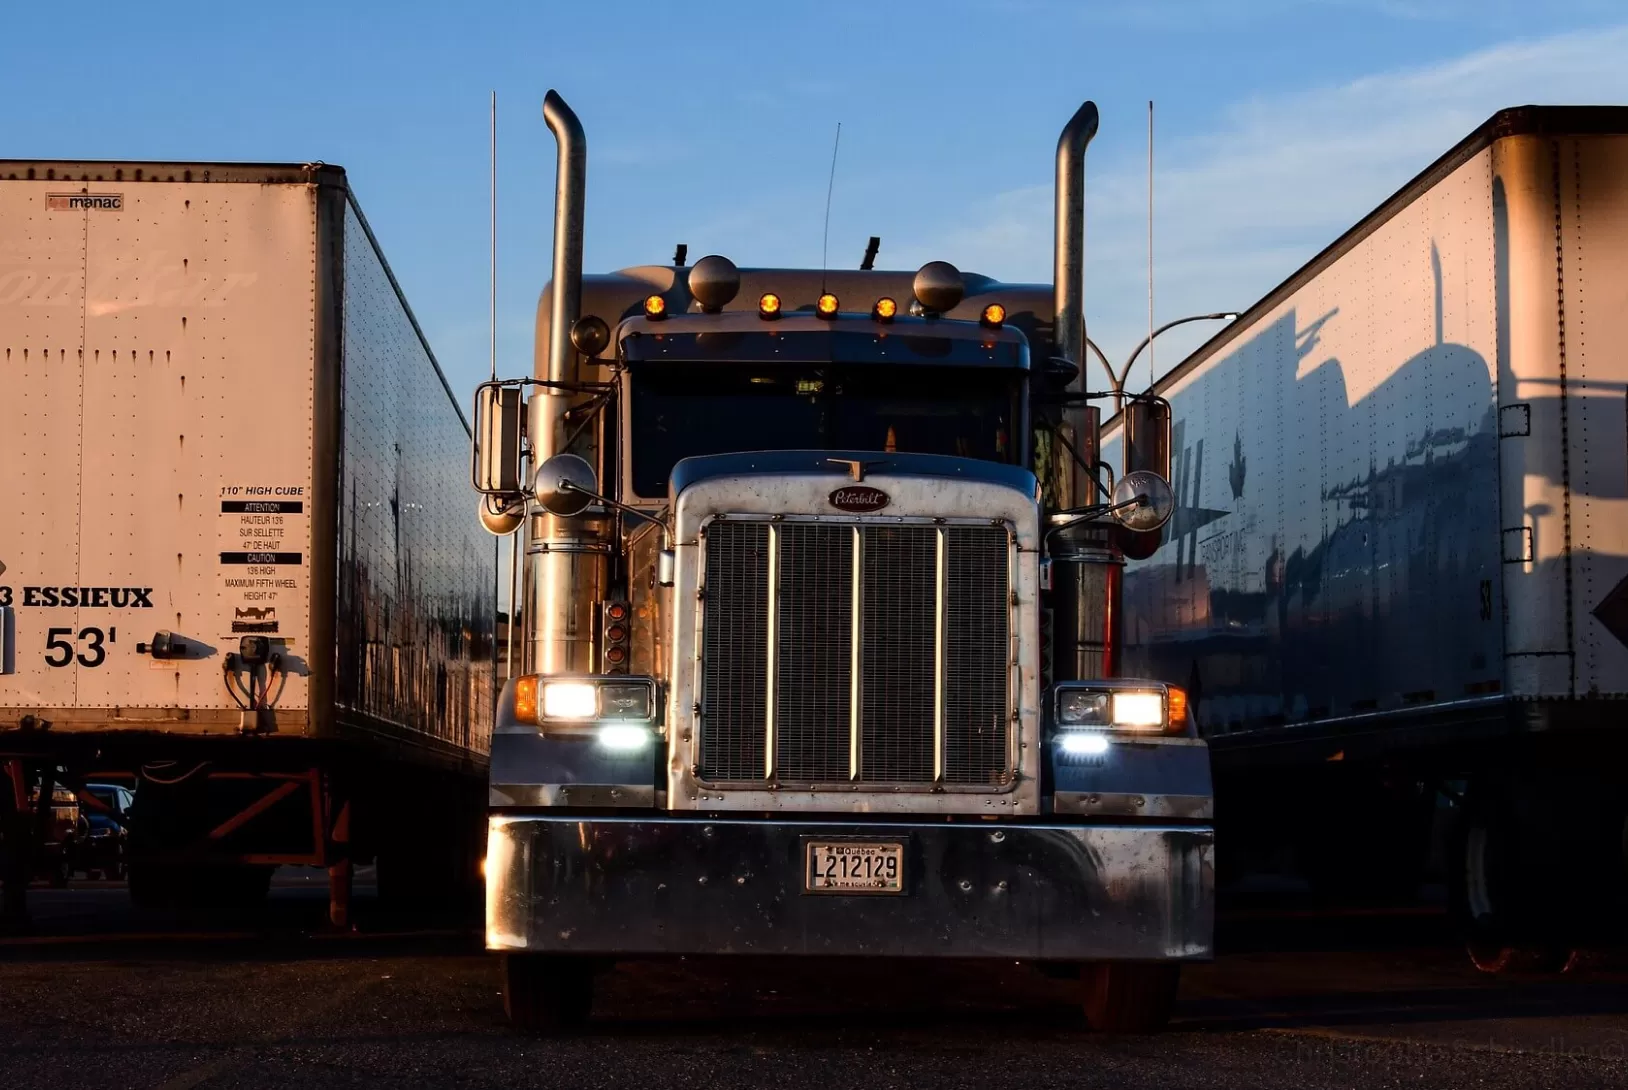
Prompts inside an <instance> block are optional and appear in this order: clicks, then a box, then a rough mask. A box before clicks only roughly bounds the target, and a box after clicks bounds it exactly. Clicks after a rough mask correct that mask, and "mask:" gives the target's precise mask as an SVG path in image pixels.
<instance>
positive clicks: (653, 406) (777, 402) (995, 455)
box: [629, 360, 1022, 496]
mask: <svg viewBox="0 0 1628 1090" xmlns="http://www.w3.org/2000/svg"><path fill="white" fill-rule="evenodd" d="M629 374H630V377H631V388H630V395H629V410H630V423H631V426H632V432H631V441H630V444H629V446H630V448H631V449H630V454H631V471H632V478H633V481H632V483H633V491H634V493H635V494H637V495H640V496H661V495H665V494H666V492H667V478H668V475H669V474H670V473H671V472H672V469H673V465H674V463H676V462H677V461H678V460H679V459H680V458H689V457H693V456H696V455H703V454H732V453H737V452H741V451H752V450H875V451H897V452H901V453H908V454H952V455H959V456H960V457H963V458H981V459H983V460H985V461H991V462H1008V463H1010V462H1013V461H1015V460H1016V457H1017V453H1018V452H1017V450H1016V446H1015V443H1014V440H1013V435H1014V431H1015V428H1014V424H1015V420H1016V413H1017V411H1018V407H1019V405H1020V401H1019V395H1020V393H1021V382H1022V373H1021V372H1018V371H1014V370H1011V369H995V368H976V367H956V368H953V369H951V368H929V367H922V366H906V367H890V366H887V365H876V364H867V365H864V366H848V365H841V364H811V365H804V366H796V365H786V364H773V363H753V364H740V363H683V362H678V363H674V362H668V361H665V360H664V361H660V362H650V363H643V364H635V365H634V366H633V367H632V368H631V369H630V372H629Z"/></svg>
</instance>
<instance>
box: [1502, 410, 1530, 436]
mask: <svg viewBox="0 0 1628 1090" xmlns="http://www.w3.org/2000/svg"><path fill="white" fill-rule="evenodd" d="M1531 434H1532V406H1530V405H1527V404H1519V405H1500V406H1499V407H1498V438H1500V439H1518V438H1520V437H1521V436H1523V435H1531Z"/></svg>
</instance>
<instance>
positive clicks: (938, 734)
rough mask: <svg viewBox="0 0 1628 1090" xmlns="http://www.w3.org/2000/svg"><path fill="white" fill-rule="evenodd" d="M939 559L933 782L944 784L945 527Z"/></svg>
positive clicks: (947, 586)
mask: <svg viewBox="0 0 1628 1090" xmlns="http://www.w3.org/2000/svg"><path fill="white" fill-rule="evenodd" d="M934 537H935V538H936V539H937V545H938V556H937V559H936V563H935V565H934V574H933V783H935V784H942V783H943V782H944V731H945V727H944V692H945V689H946V687H947V686H948V684H949V681H948V679H947V678H946V677H945V676H944V675H945V660H946V648H945V633H944V621H945V610H946V609H947V607H948V603H949V596H950V561H949V540H948V536H947V535H946V533H945V530H944V527H943V526H939V528H938V532H937V533H936V534H935V535H934Z"/></svg>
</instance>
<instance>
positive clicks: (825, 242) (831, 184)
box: [820, 121, 842, 295]
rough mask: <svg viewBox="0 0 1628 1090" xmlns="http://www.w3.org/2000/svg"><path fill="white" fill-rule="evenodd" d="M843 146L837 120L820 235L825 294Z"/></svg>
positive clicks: (822, 281) (822, 288)
mask: <svg viewBox="0 0 1628 1090" xmlns="http://www.w3.org/2000/svg"><path fill="white" fill-rule="evenodd" d="M841 146H842V122H840V121H838V122H837V138H836V139H835V140H833V141H832V142H831V177H830V179H829V180H828V181H827V182H826V183H825V230H824V232H822V234H821V236H820V294H821V295H824V294H825V270H826V269H827V268H828V267H829V265H830V262H829V261H828V260H827V256H828V254H829V249H828V248H829V246H830V243H831V191H832V190H833V189H835V188H836V185H837V149H838V148H839V147H841Z"/></svg>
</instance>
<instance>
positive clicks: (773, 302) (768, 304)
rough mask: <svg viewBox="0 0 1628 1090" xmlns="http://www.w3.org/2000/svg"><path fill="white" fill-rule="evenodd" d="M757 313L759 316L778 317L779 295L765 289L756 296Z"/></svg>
mask: <svg viewBox="0 0 1628 1090" xmlns="http://www.w3.org/2000/svg"><path fill="white" fill-rule="evenodd" d="M757 313H758V317H760V318H778V317H780V296H778V295H776V294H775V293H774V292H772V291H766V292H764V293H763V294H762V295H761V296H759V297H758V301H757Z"/></svg>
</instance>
